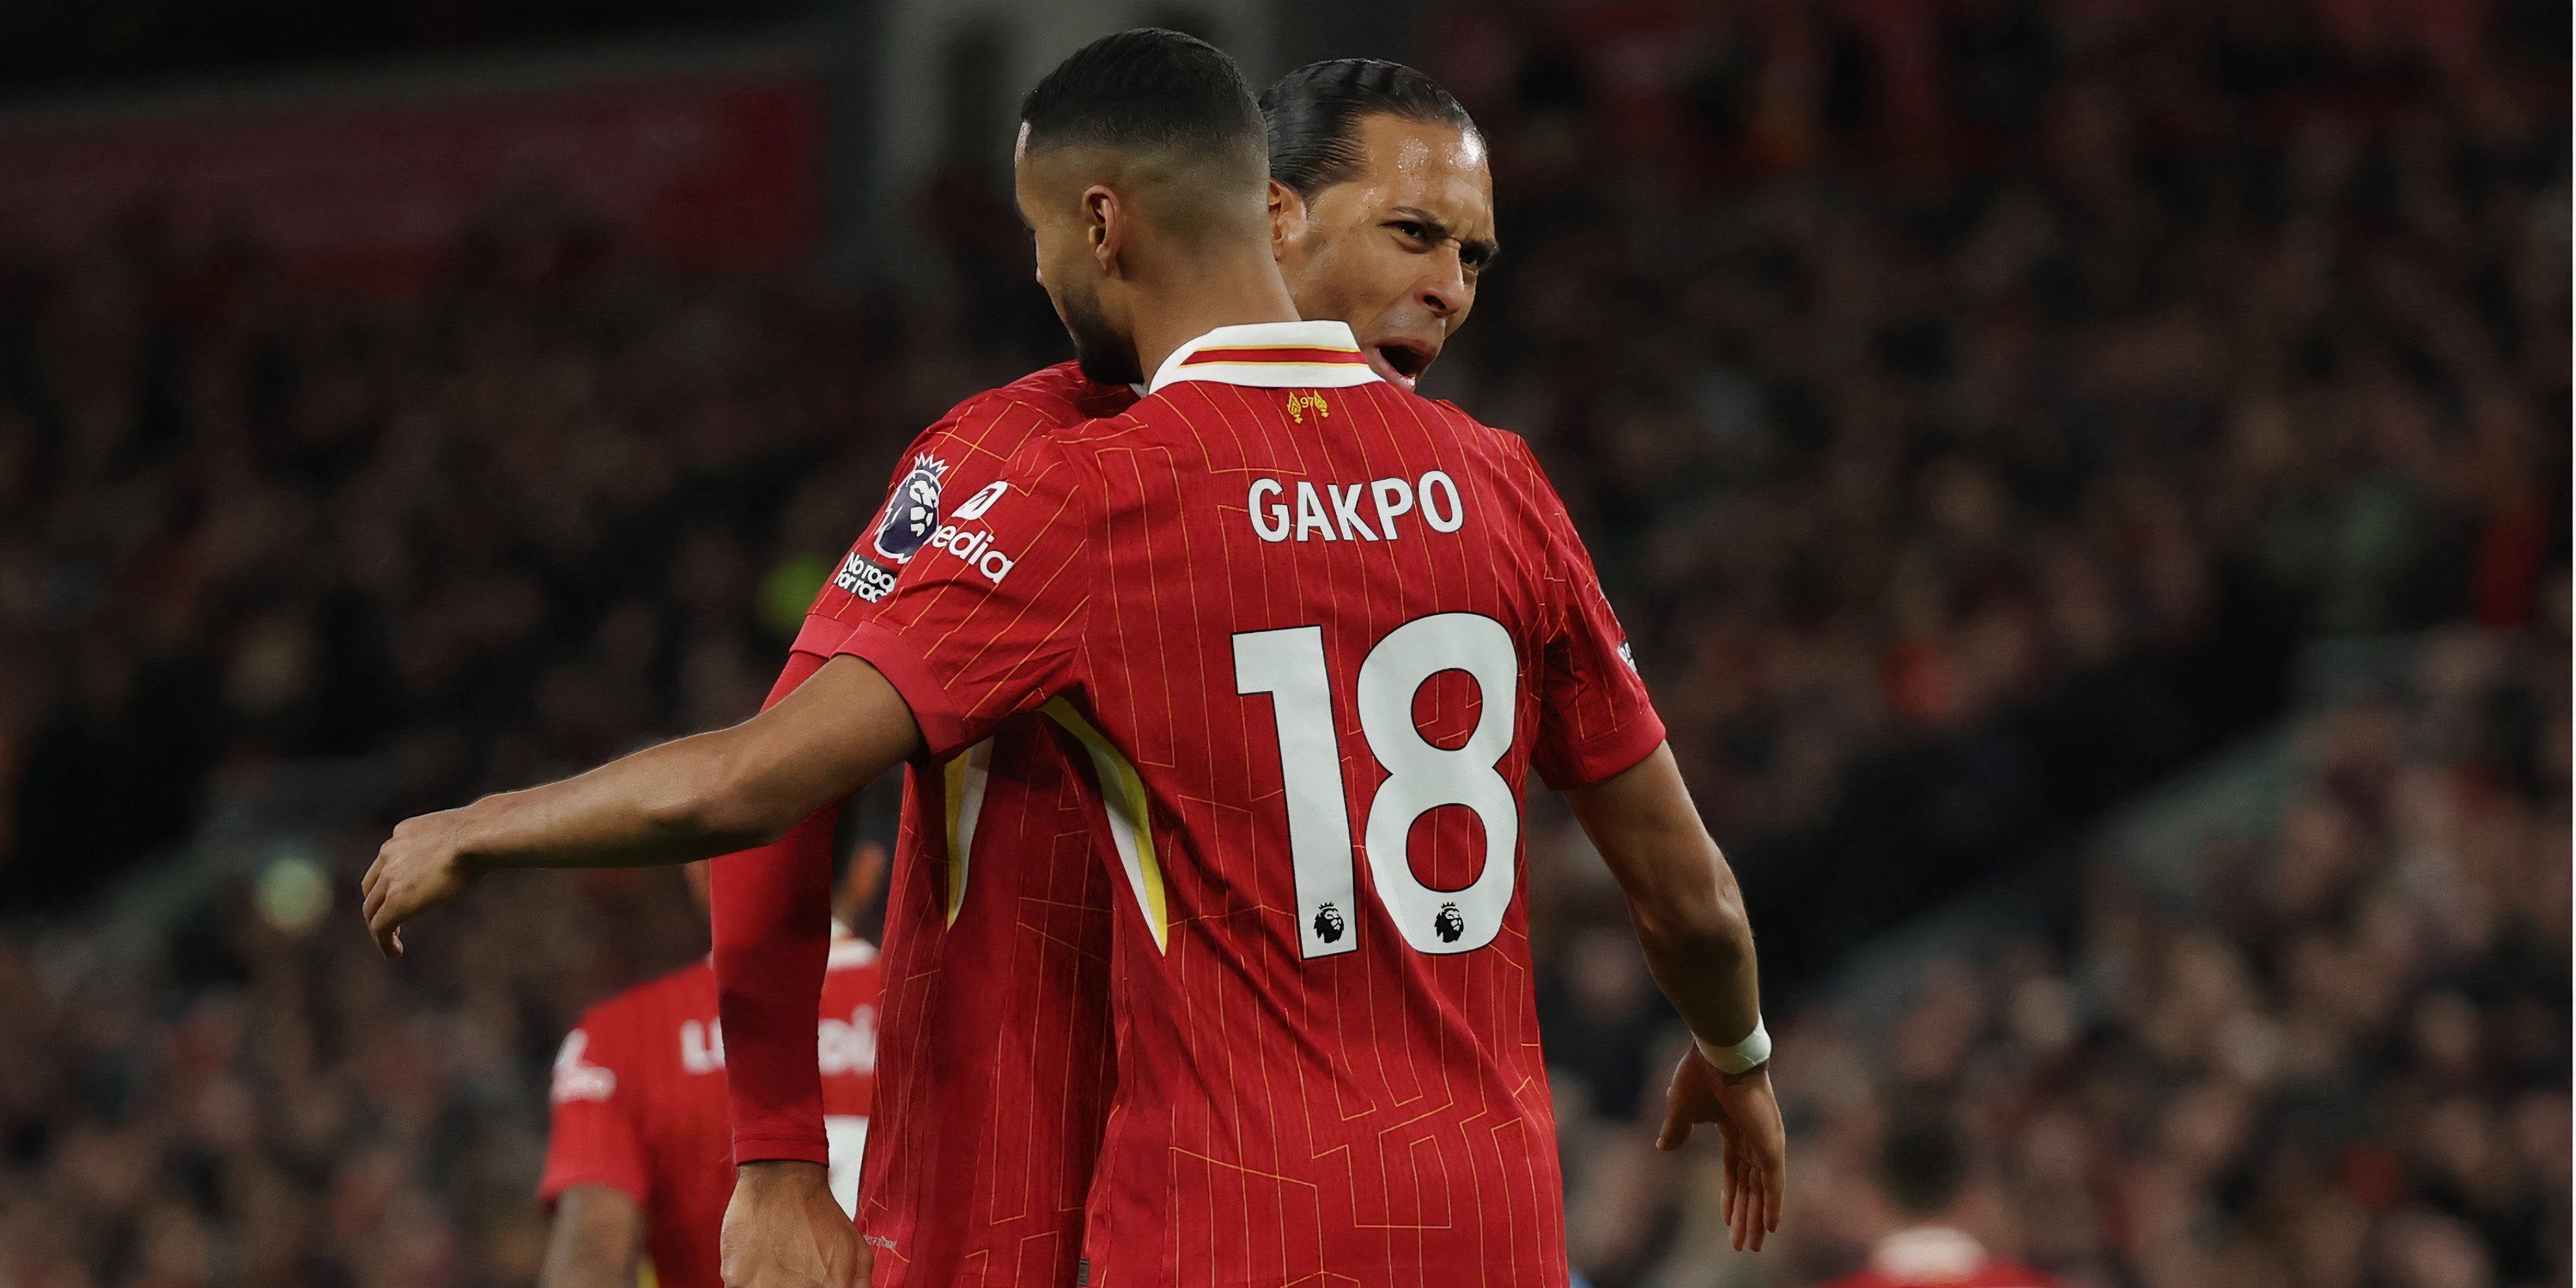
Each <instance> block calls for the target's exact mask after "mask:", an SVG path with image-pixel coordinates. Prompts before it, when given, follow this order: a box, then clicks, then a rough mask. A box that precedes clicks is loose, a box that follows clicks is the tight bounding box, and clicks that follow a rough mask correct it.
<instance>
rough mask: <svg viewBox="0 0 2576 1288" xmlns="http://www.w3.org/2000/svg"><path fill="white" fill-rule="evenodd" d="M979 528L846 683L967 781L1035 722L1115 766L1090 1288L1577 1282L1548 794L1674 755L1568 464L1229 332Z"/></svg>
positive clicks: (971, 505) (938, 542) (1055, 458)
mask: <svg viewBox="0 0 2576 1288" xmlns="http://www.w3.org/2000/svg"><path fill="white" fill-rule="evenodd" d="M956 517H957V519H958V520H959V522H958V523H956V524H954V525H951V528H950V529H949V530H948V533H947V535H946V536H945V537H944V538H943V537H940V536H934V538H933V542H932V544H933V545H935V546H938V547H939V548H940V549H941V550H943V551H945V552H947V553H948V554H949V555H951V556H953V557H952V558H948V559H927V560H920V561H916V563H915V565H914V568H913V569H912V570H909V571H908V572H907V577H906V581H905V582H904V584H903V585H901V586H899V587H898V589H897V592H896V596H895V599H894V601H892V602H890V603H889V604H888V606H887V610H886V612H885V614H884V615H883V616H881V617H880V618H879V621H880V622H881V623H883V624H885V626H886V627H888V628H890V629H883V630H878V631H871V632H863V633H862V634H859V635H854V636H853V639H852V641H851V643H850V644H849V645H848V646H845V649H846V651H849V652H853V653H857V654H860V655H861V656H864V657H867V658H868V659H869V660H870V661H872V662H874V663H876V664H877V665H878V667H879V669H880V670H883V671H885V672H886V674H887V675H888V676H889V678H890V679H892V680H893V681H894V683H895V684H896V686H897V687H898V688H899V689H900V690H902V691H903V692H904V695H905V697H906V699H907V701H909V702H911V704H912V705H913V708H914V710H915V714H916V716H917V717H918V718H919V719H920V721H921V724H922V728H923V732H924V735H925V738H926V739H927V740H928V741H929V742H930V744H931V746H932V748H933V750H934V751H940V750H944V749H945V748H946V747H947V746H948V745H950V740H951V739H963V738H966V737H967V735H969V734H974V733H977V732H979V731H980V730H982V729H984V728H987V727H989V725H990V723H992V722H993V721H996V720H998V719H1000V718H1001V717H1003V716H1005V715H1007V714H1009V713H1010V712H1013V711H1018V710H1025V709H1030V708H1032V707H1035V708H1038V709H1042V710H1044V711H1045V712H1046V713H1047V714H1048V715H1049V716H1050V717H1051V718H1052V719H1053V721H1054V723H1055V724H1056V725H1057V726H1058V727H1059V728H1060V729H1062V730H1063V732H1064V736H1066V737H1068V738H1069V739H1071V740H1072V741H1073V742H1074V743H1075V744H1077V745H1078V746H1079V747H1080V748H1081V749H1082V752H1083V754H1084V755H1085V756H1086V757H1087V758H1088V759H1089V761H1090V763H1091V765H1092V767H1093V770H1094V773H1095V777H1096V780H1097V784H1098V787H1099V790H1100V793H1101V795H1102V798H1103V808H1104V814H1103V819H1102V826H1103V827H1105V828H1106V829H1107V831H1108V833H1109V836H1110V839H1111V841H1112V847H1111V848H1112V852H1114V853H1115V854H1116V856H1117V859H1118V863H1119V866H1120V869H1121V871H1120V873H1119V877H1120V879H1121V881H1122V882H1123V884H1124V886H1125V888H1126V890H1127V891H1128V894H1129V898H1128V899H1127V900H1126V901H1125V902H1126V905H1127V906H1125V907H1123V908H1122V909H1121V912H1120V916H1119V926H1118V935H1117V944H1116V957H1115V961H1114V963H1113V972H1112V973H1113V977H1114V980H1115V983H1114V989H1115V991H1116V997H1117V1003H1118V1005H1117V1013H1118V1017H1119V1018H1118V1025H1119V1047H1118V1070H1119V1072H1118V1091H1117V1096H1116V1099H1115V1101H1114V1102H1113V1107H1112V1110H1111V1118H1110V1127H1109V1133H1108V1139H1107V1140H1106V1141H1105V1142H1104V1145H1103V1149H1102V1154H1101V1161H1100V1164H1099V1168H1098V1170H1097V1172H1096V1174H1095V1181H1094V1185H1093V1191H1092V1198H1091V1213H1090V1223H1089V1231H1088V1234H1087V1237H1086V1240H1085V1246H1086V1249H1087V1252H1088V1256H1089V1259H1090V1264H1089V1266H1088V1281H1087V1282H1088V1283H1089V1284H1090V1285H1094V1286H1097V1285H1129V1284H1137V1285H1162V1284H1194V1285H1195V1284H1238V1283H1244V1284H1248V1283H1264V1284H1278V1283H1286V1282H1301V1281H1311V1282H1317V1283H1329V1282H1335V1281H1337V1280H1341V1279H1345V1278H1346V1279H1349V1280H1355V1281H1358V1282H1363V1283H1439V1284H1461V1285H1467V1284H1495V1285H1503V1284H1510V1285H1527V1284H1546V1283H1559V1282H1563V1280H1564V1278H1565V1264H1564V1260H1565V1258H1564V1248H1563V1215H1562V1210H1561V1205H1562V1186H1561V1182H1560V1180H1559V1177H1558V1174H1557V1169H1556V1160H1555V1140H1554V1127H1553V1123H1552V1119H1551V1116H1550V1113H1549V1108H1548V1092H1547V1086H1546V1079H1545V1074H1544V1066H1543V1063H1542V1060H1541V1058H1540V1052H1539V1045H1538V1031H1537V1025H1536V1019H1535V1015H1534V1008H1533V1004H1532V990H1531V980H1530V958H1529V949H1528V936H1527V924H1526V908H1525V904H1524V901H1523V900H1522V899H1521V898H1520V897H1519V891H1520V889H1521V887H1522V885H1523V884H1524V882H1523V879H1522V875H1523V873H1522V851H1521V794H1522V788H1523V783H1524V781H1525V779H1526V778H1527V776H1528V773H1529V771H1530V770H1531V769H1532V768H1533V767H1536V768H1537V769H1538V770H1539V771H1540V773H1541V774H1542V776H1543V777H1545V778H1546V779H1547V780H1548V781H1549V782H1551V783H1552V784H1554V785H1558V786H1565V785H1571V784H1574V783H1579V782H1590V781H1595V780H1598V779H1600V778H1603V777H1607V776H1609V775H1610V774H1613V773H1616V772H1618V771H1620V770H1623V769H1626V768H1628V767H1629V766H1630V765H1633V764H1635V763H1636V762H1637V761H1638V760H1640V759H1642V758H1643V757H1644V756H1645V755H1646V754H1648V753H1649V752H1651V751H1652V750H1653V749H1654V747H1655V746H1657V745H1658V744H1659V743H1660V742H1661V741H1662V739H1663V729H1662V726H1661V724H1660V723H1659V722H1658V721H1657V720H1656V719H1655V716H1654V713H1653V711H1652V709H1651V708H1650V707H1649V706H1648V704H1647V702H1646V700H1645V696H1644V692H1643V688H1642V686H1641V685H1640V684H1639V683H1638V682H1637V679H1636V676H1635V674H1634V672H1633V671H1632V670H1631V669H1630V668H1629V667H1628V666H1627V665H1626V663H1625V662H1624V660H1623V659H1622V657H1621V651H1622V643H1621V640H1620V636H1619V632H1618V628H1617V625H1616V623H1615V621H1614V620H1613V619H1612V617H1611V615H1610V613H1609V610H1608V607H1607V605H1606V604H1605V603H1604V602H1603V601H1602V598H1601V595H1600V591H1599V589H1598V587H1597V585H1596V583H1595V581H1594V579H1593V576H1592V570H1591V566H1590V563H1589V560H1588V559H1587V558H1586V556H1585V555H1584V553H1583V550H1582V547H1581V544H1580V543H1579V542H1578V541H1577V540H1576V539H1575V537H1574V535H1573V532H1572V529H1571V526H1570V525H1569V524H1568V523H1567V522H1566V520H1565V518H1564V515H1563V511H1562V509H1561V507H1560V506H1559V505H1558V503H1557V501H1556V498H1555V496H1554V495H1553V493H1552V492H1551V491H1550V490H1549V489H1548V488H1547V486H1546V484H1545V482H1544V480H1543V479H1542V478H1541V477H1540V475H1539V472H1538V470H1537V468H1536V466H1535V464H1534V463H1533V462H1532V460H1531V458H1530V456H1529V454H1528V451H1527V449H1526V448H1525V447H1524V446H1523V445H1522V444H1521V443H1520V441H1519V440H1518V439H1516V438H1513V437H1511V436H1509V435H1506V434H1502V433H1499V432H1497V431H1494V430H1490V429H1487V428H1485V427H1483V426H1481V425H1478V424H1476V423H1475V422H1474V421H1472V420H1470V419H1468V418H1467V417H1465V416H1463V415H1461V414H1459V413H1458V412H1456V411H1455V410H1454V409H1451V408H1448V407H1446V406H1443V405H1440V404H1434V403H1430V402H1426V401H1424V400H1421V399H1418V398H1415V397H1413V396H1411V395H1409V394H1405V393H1402V392H1400V391H1398V390H1395V389H1393V388H1391V387H1389V386H1387V385H1385V384H1383V383H1381V382H1379V381H1377V380H1376V379H1375V377H1374V376H1373V375H1371V374H1370V372H1369V370H1368V368H1367V367H1366V366H1365V365H1363V364H1362V363H1361V362H1360V361H1359V358H1358V355H1357V353H1356V352H1355V349H1354V346H1352V345H1351V343H1350V339H1349V334H1348V331H1347V328H1344V327H1342V326H1340V325H1339V324H1337V323H1298V324H1288V325H1275V326H1261V327H1230V328H1224V329H1221V330H1220V331H1218V332H1214V333H1211V334H1210V335H1209V336H1206V337H1202V338H1201V339H1200V340H1199V341H1197V342H1195V343H1193V344H1192V345H1189V346H1185V347H1184V348H1183V349H1182V350H1181V351H1180V352H1179V353H1176V354H1175V355H1173V357H1172V360H1171V361H1170V362H1169V363H1167V364H1166V365H1165V367H1164V370H1163V372H1162V373H1161V374H1160V375H1159V376H1158V377H1157V379H1156V382H1155V385H1154V395H1153V396H1151V397H1148V398H1147V399H1145V400H1144V401H1143V402H1140V403H1139V404H1138V405H1137V406H1136V407H1135V408H1134V409H1132V410H1131V411H1129V412H1128V413H1126V414H1125V415H1122V416H1119V417H1115V418H1111V419H1107V420H1102V421H1095V422H1092V423H1090V424H1089V425H1086V426H1083V427H1079V428H1077V429H1075V430H1072V431H1069V432H1068V433H1067V434H1066V435H1064V436H1063V437H1061V438H1059V439H1056V440H1054V441H1051V442H1049V443H1046V444H1042V445H1035V446H1033V448H1032V450H1031V451H1029V452H1026V453H1023V454H1022V455H1021V456H1020V457H1019V458H1018V459H1016V460H1014V461H1013V462H1010V463H1008V464H1006V465H1004V466H1003V467H1002V468H1001V470H1000V472H999V473H997V475H996V476H995V477H994V478H993V479H992V480H991V481H990V482H989V483H986V484H984V485H983V486H982V488H981V489H980V490H978V491H977V492H976V493H975V494H974V496H973V497H971V498H970V500H969V501H968V502H967V503H966V504H965V505H962V506H960V507H959V509H958V511H957V515H956ZM916 574H918V575H919V576H918V580H917V581H916V580H915V579H914V578H915V575H916ZM898 632H899V634H898Z"/></svg>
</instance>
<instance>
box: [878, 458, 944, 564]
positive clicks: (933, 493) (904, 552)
mask: <svg viewBox="0 0 2576 1288" xmlns="http://www.w3.org/2000/svg"><path fill="white" fill-rule="evenodd" d="M947 473H948V462H946V461H943V460H940V459H938V458H936V457H934V456H932V455H930V454H929V453H928V452H924V453H922V454H921V455H919V456H916V457H913V458H912V470H911V472H910V473H908V474H905V475H904V476H903V481H902V482H901V483H898V484H896V485H895V489H894V495H892V496H890V497H887V498H886V509H885V519H884V520H883V521H882V522H880V523H878V524H877V536H876V547H877V553H878V554H880V555H883V556H885V557H886V558H888V559H891V560H893V561H895V562H896V563H898V564H902V563H910V562H911V561H912V556H913V555H914V554H915V553H916V552H918V551H919V550H920V549H921V547H922V543H924V542H926V541H928V540H930V534H931V533H932V532H934V531H936V530H937V529H938V527H939V480H940V478H941V477H942V476H944V475H946V474H947Z"/></svg>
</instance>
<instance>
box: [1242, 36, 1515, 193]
mask: <svg viewBox="0 0 2576 1288" xmlns="http://www.w3.org/2000/svg"><path fill="white" fill-rule="evenodd" d="M1372 116H1393V117H1398V118H1401V119H1403V120H1407V121H1419V122H1421V123H1423V124H1425V125H1447V126H1451V127H1454V128H1455V129H1457V130H1458V131H1460V132H1461V133H1465V134H1475V133H1477V130H1476V121H1475V118H1473V117H1471V116H1469V115H1467V109H1466V108H1464V107H1461V106H1459V104H1458V100H1457V99H1454V98H1451V97H1450V96H1449V91H1447V90H1445V89H1442V88H1440V82H1438V81H1435V80H1433V79H1431V78H1430V77H1428V76H1425V75H1423V74H1422V73H1421V72H1419V71H1416V70H1414V69H1413V68H1410V67H1407V66H1405V65H1404V64H1402V63H1391V62H1388V61H1386V60H1385V59H1383V58H1333V59H1327V60H1325V61H1323V62H1320V63H1308V64H1306V65H1305V66H1303V67H1300V68H1298V69H1297V70H1295V71H1293V72H1290V73H1288V74H1287V75H1285V76H1282V77H1280V78H1279V80H1278V83H1276V84H1274V85H1272V86H1271V87H1270V88H1269V89H1268V90H1266V91H1264V92H1263V94H1262V95H1261V117H1262V121H1263V123H1264V124H1265V125H1266V126H1267V127H1268V130H1269V133H1270V177H1271V178H1273V179H1276V180H1278V181H1279V182H1281V183H1283V184H1286V185H1287V186H1289V187H1290V188H1293V189H1295V190H1296V193H1297V195H1298V196H1300V197H1305V198H1308V199H1312V198H1313V197H1314V195H1315V194H1316V193H1318V192H1321V191H1323V190H1324V189H1326V188H1329V187H1332V186H1333V185H1334V184H1337V183H1341V182H1343V181H1345V180H1348V179H1352V178H1356V177H1357V176H1358V175H1359V172H1360V166H1361V164H1362V163H1363V162H1364V161H1365V159H1366V158H1364V157H1362V156H1361V154H1360V123H1361V122H1362V121H1365V120H1367V119H1368V118H1370V117H1372Z"/></svg>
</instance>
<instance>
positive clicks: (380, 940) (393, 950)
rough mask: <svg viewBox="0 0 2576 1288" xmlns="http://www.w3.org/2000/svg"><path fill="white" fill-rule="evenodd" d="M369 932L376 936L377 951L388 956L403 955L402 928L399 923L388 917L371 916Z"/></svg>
mask: <svg viewBox="0 0 2576 1288" xmlns="http://www.w3.org/2000/svg"><path fill="white" fill-rule="evenodd" d="M367 933H368V934H370V935H373V936H374V937H375V940H376V951H377V952H380V953H383V954H384V955H385V956H387V957H400V956H402V951H403V950H402V929H401V926H400V924H399V923H397V922H395V921H393V920H392V919H390V918H386V917H381V916H376V917H369V918H367Z"/></svg>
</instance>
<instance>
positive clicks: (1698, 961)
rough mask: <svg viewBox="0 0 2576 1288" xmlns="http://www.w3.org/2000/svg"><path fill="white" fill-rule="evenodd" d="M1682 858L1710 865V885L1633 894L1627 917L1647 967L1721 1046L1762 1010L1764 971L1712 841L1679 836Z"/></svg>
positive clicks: (1685, 1016) (1738, 1037)
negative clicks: (1670, 893)
mask: <svg viewBox="0 0 2576 1288" xmlns="http://www.w3.org/2000/svg"><path fill="white" fill-rule="evenodd" d="M1677 844H1678V845H1680V846H1681V847H1682V853H1684V854H1688V853H1689V851H1690V850H1691V849H1698V850H1700V851H1701V853H1700V854H1699V855H1698V856H1696V857H1692V858H1687V859H1685V860H1683V862H1684V863H1686V864H1687V865H1688V866H1691V867H1703V865H1704V870H1706V871H1708V872H1709V873H1710V878H1709V882H1710V884H1709V887H1708V888H1707V889H1705V890H1702V891H1696V892H1692V893H1691V894H1690V895H1688V896H1686V897H1684V898H1682V899H1678V900H1664V901H1659V902H1655V903H1648V902H1646V901H1641V900H1639V899H1637V898H1636V897H1634V896H1631V898H1630V900H1629V905H1628V916H1629V920H1630V922H1631V923H1632V924H1633V925H1635V926H1636V929H1637V942H1638V943H1639V944H1640V945H1642V946H1643V947H1644V948H1645V950H1646V969H1647V970H1649V971H1651V972H1652V973H1653V974H1654V977H1655V983H1656V985H1657V986H1659V987H1660V988H1662V989H1663V991H1664V996H1665V997H1667V998H1670V999H1671V1000H1672V1004H1673V1009H1675V1010H1677V1011H1679V1012H1681V1016H1682V1021H1683V1022H1684V1023H1686V1024H1688V1025H1689V1026H1690V1030H1691V1032H1692V1033H1694V1034H1696V1035H1697V1036H1699V1037H1701V1038H1703V1039H1705V1040H1707V1041H1708V1042H1709V1043H1711V1044H1712V1045H1716V1046H1733V1045H1734V1044H1736V1043H1738V1042H1741V1041H1743V1040H1744V1038H1745V1036H1746V1035H1747V1034H1750V1033H1752V1032H1753V1026H1754V1024H1755V1023H1756V1022H1757V1021H1759V1020H1760V1019H1761V1016H1762V985H1761V972H1760V968H1759V967H1758V965H1757V964H1756V961H1755V958H1754V952H1753V928H1752V924H1751V923H1750V922H1749V921H1747V920H1746V919H1745V916H1744V900H1743V897H1742V895H1741V894H1740V893H1739V892H1738V890H1737V889H1736V884H1735V874H1734V873H1733V872H1732V871H1730V870H1729V869H1728V868H1727V866H1726V859H1725V856H1723V855H1722V854H1720V853H1719V852H1718V849H1717V845H1716V843H1715V842H1712V841H1710V840H1709V839H1708V838H1707V837H1705V836H1702V837H1700V838H1699V840H1698V843H1697V845H1696V846H1690V845H1688V843H1687V842H1678V841H1677Z"/></svg>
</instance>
